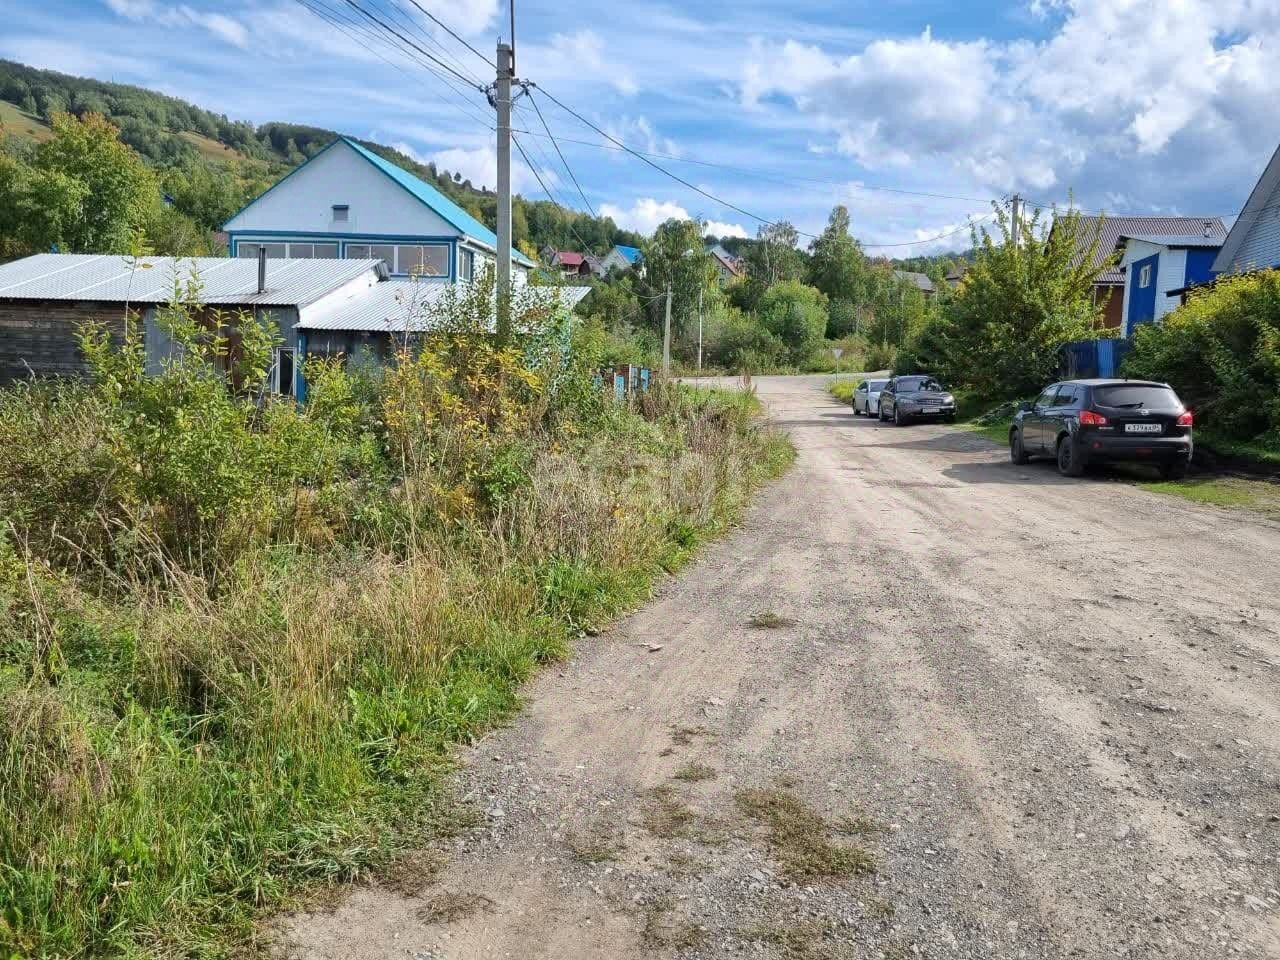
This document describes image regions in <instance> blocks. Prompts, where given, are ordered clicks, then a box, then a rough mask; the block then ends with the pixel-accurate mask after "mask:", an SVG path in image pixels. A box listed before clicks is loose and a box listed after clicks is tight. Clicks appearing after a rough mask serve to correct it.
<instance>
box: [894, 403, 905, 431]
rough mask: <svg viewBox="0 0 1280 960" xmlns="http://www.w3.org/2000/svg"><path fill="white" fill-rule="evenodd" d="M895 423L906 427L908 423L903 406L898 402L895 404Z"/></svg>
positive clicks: (896, 425)
mask: <svg viewBox="0 0 1280 960" xmlns="http://www.w3.org/2000/svg"><path fill="white" fill-rule="evenodd" d="M893 425H894V426H895V427H905V426H906V425H907V421H906V418H905V417H903V416H902V408H901V407H900V406H898V405H897V404H896V403H895V404H894V405H893Z"/></svg>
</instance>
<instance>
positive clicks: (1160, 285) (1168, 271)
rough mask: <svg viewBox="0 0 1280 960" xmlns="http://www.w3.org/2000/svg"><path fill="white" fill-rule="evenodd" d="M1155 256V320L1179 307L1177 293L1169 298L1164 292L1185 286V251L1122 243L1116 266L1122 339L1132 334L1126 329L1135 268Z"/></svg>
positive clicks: (1135, 276)
mask: <svg viewBox="0 0 1280 960" xmlns="http://www.w3.org/2000/svg"><path fill="white" fill-rule="evenodd" d="M1156 254H1159V260H1158V261H1157V263H1156V271H1155V277H1154V278H1153V279H1152V282H1153V283H1154V284H1155V285H1156V295H1155V316H1154V319H1155V320H1157V321H1158V320H1161V319H1163V318H1164V317H1165V316H1166V315H1168V314H1170V313H1172V312H1173V311H1174V310H1176V309H1178V307H1180V306H1181V305H1182V296H1181V294H1176V295H1174V296H1170V295H1169V294H1168V292H1167V291H1169V290H1178V289H1180V288H1181V287H1182V286H1184V284H1185V283H1186V276H1187V251H1186V250H1185V249H1178V250H1171V249H1169V248H1168V247H1164V246H1161V245H1159V244H1155V243H1147V242H1146V241H1145V240H1129V241H1127V242H1126V243H1125V248H1124V255H1123V256H1122V257H1121V258H1120V266H1121V267H1123V268H1124V313H1123V318H1124V319H1123V323H1122V329H1123V331H1124V333H1125V335H1126V336H1128V335H1129V334H1131V333H1133V331H1132V330H1131V329H1130V326H1129V301H1130V293H1131V291H1132V290H1133V289H1135V288H1136V287H1137V284H1138V283H1139V279H1140V278H1139V276H1138V271H1137V269H1136V268H1135V266H1134V264H1136V263H1137V262H1138V261H1139V260H1145V259H1147V258H1148V257H1151V256H1155V255H1156Z"/></svg>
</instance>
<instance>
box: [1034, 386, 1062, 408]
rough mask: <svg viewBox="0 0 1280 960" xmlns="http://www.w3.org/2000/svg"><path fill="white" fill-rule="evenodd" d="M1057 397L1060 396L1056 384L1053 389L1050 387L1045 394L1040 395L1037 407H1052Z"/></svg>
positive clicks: (1037, 399)
mask: <svg viewBox="0 0 1280 960" xmlns="http://www.w3.org/2000/svg"><path fill="white" fill-rule="evenodd" d="M1057 395H1058V385H1057V384H1056V383H1055V384H1054V385H1053V386H1052V387H1049V388H1048V389H1046V390H1045V392H1044V393H1042V394H1040V396H1039V397H1037V398H1036V406H1037V407H1052V406H1053V400H1054V397H1056V396H1057Z"/></svg>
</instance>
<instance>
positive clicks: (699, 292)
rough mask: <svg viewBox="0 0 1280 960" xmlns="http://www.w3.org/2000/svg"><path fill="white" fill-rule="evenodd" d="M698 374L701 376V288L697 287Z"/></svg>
mask: <svg viewBox="0 0 1280 960" xmlns="http://www.w3.org/2000/svg"><path fill="white" fill-rule="evenodd" d="M698 376H702V288H701V287H699V288H698Z"/></svg>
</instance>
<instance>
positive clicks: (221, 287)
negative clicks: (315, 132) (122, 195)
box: [0, 253, 387, 395]
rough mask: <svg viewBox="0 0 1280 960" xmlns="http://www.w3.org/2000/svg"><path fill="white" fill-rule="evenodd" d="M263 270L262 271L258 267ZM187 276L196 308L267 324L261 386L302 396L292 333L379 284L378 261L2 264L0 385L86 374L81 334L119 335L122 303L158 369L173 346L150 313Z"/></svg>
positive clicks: (57, 260) (299, 348)
mask: <svg viewBox="0 0 1280 960" xmlns="http://www.w3.org/2000/svg"><path fill="white" fill-rule="evenodd" d="M260 266H263V267H265V270H264V271H263V272H262V273H261V274H260V273H259V267H260ZM193 273H194V274H195V275H196V276H197V277H198V278H199V281H200V284H201V291H200V296H201V300H202V302H203V304H204V306H205V307H206V308H207V309H208V310H210V311H212V310H222V311H225V312H239V311H246V312H249V313H252V314H253V315H254V316H255V317H256V318H257V319H258V320H260V321H261V322H264V323H265V322H267V320H268V319H270V320H272V321H274V322H275V324H276V326H277V328H278V329H279V331H280V336H281V338H282V340H283V342H282V343H281V344H280V346H279V347H278V348H277V349H276V351H275V356H274V357H273V363H272V369H271V373H270V378H269V383H268V387H269V388H270V389H271V390H273V391H275V392H277V393H282V394H285V395H301V393H302V392H303V391H302V374H301V370H300V364H298V363H296V362H295V361H296V359H297V358H298V357H299V356H301V355H303V354H304V353H306V350H307V347H306V335H305V334H304V333H302V332H301V331H300V327H301V325H302V324H303V322H304V321H305V320H307V319H308V318H309V317H310V316H311V314H312V313H313V312H315V311H321V310H327V309H330V308H332V307H333V306H334V305H336V304H339V303H345V302H348V301H350V300H353V299H356V298H359V297H361V296H363V295H365V294H367V293H368V292H369V290H370V289H371V288H373V287H375V286H378V285H380V284H381V283H382V282H383V281H385V280H386V279H387V272H386V268H385V266H384V265H383V263H382V261H380V260H373V259H364V260H315V259H311V260H307V259H303V260H267V261H266V263H265V264H259V263H258V261H256V260H249V259H228V258H225V257H196V258H190V259H177V258H174V257H142V258H139V260H138V261H137V262H136V264H135V263H134V262H132V261H130V260H129V259H128V258H126V257H120V256H112V255H90V254H58V253H42V254H37V255H36V256H33V257H26V258H24V259H22V260H15V261H13V262H11V263H6V264H4V265H2V266H0V383H7V382H9V381H12V380H16V379H22V378H26V377H29V376H32V375H35V376H76V375H83V374H85V373H87V372H88V367H87V365H86V363H85V359H84V357H83V356H82V355H81V353H80V343H79V337H78V334H79V330H80V327H81V326H82V325H83V324H84V323H86V322H96V323H101V324H104V325H105V326H106V328H107V330H108V331H109V332H110V333H111V334H112V335H113V336H114V337H115V338H116V339H118V340H122V339H123V338H124V334H125V306H126V304H127V305H128V308H129V311H130V313H131V314H132V315H134V316H136V317H137V318H139V319H140V320H141V321H142V325H143V327H142V329H143V344H144V347H145V350H146V364H147V368H148V370H150V371H151V372H153V373H155V372H159V370H160V369H161V366H162V364H163V363H164V361H165V359H166V358H167V357H170V356H172V351H173V349H174V345H173V343H172V341H171V340H170V339H169V337H168V335H167V334H166V333H165V331H164V330H163V329H162V328H161V327H160V325H159V324H158V323H157V322H156V308H157V307H158V306H160V305H162V304H165V303H167V302H168V301H169V300H170V298H171V297H172V295H173V290H174V282H175V279H180V280H183V281H185V280H186V279H188V278H190V277H191V276H192V275H193Z"/></svg>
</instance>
